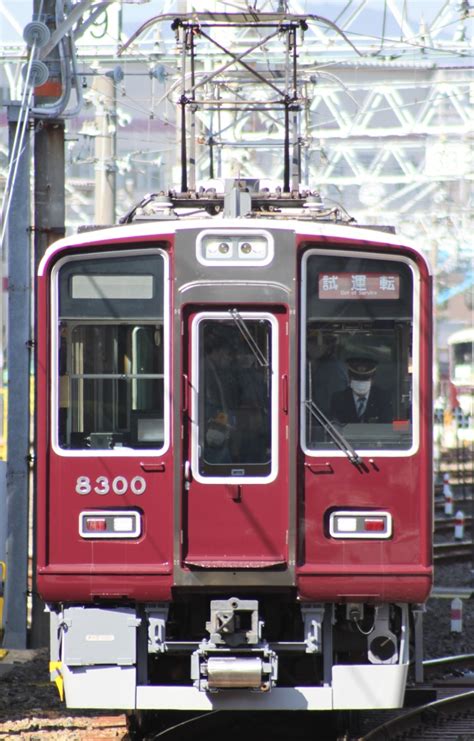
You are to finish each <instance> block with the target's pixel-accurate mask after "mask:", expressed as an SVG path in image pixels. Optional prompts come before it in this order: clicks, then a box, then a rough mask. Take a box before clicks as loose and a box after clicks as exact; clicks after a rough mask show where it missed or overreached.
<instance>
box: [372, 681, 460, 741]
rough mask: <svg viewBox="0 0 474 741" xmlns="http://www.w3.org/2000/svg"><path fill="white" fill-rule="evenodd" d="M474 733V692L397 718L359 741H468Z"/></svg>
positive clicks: (426, 706)
mask: <svg viewBox="0 0 474 741" xmlns="http://www.w3.org/2000/svg"><path fill="white" fill-rule="evenodd" d="M473 733H474V691H469V692H463V693H461V694H458V695H455V696H453V697H448V698H444V699H443V700H436V701H435V702H430V703H428V704H426V705H422V706H421V707H419V708H416V709H415V710H411V711H409V712H407V713H403V714H401V715H398V716H396V717H394V718H392V719H390V720H388V721H386V722H385V723H382V724H381V725H379V726H377V727H376V728H374V729H373V730H371V731H369V732H368V733H366V734H365V735H364V736H362V737H361V738H360V739H359V741H387V739H390V741H398V740H399V739H400V741H401V739H407V738H412V739H417V741H428V739H429V740H430V741H435V740H439V741H468V739H472V738H473Z"/></svg>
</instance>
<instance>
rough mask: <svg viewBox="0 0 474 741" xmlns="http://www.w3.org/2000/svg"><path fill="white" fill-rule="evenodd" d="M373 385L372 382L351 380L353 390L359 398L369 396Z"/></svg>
mask: <svg viewBox="0 0 474 741" xmlns="http://www.w3.org/2000/svg"><path fill="white" fill-rule="evenodd" d="M371 384H372V381H370V380H369V381H356V380H354V379H352V380H351V389H352V390H353V391H354V393H355V394H358V395H359V396H367V394H368V393H369V391H370V386H371Z"/></svg>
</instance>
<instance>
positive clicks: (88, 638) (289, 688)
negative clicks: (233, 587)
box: [50, 592, 422, 711]
mask: <svg viewBox="0 0 474 741" xmlns="http://www.w3.org/2000/svg"><path fill="white" fill-rule="evenodd" d="M50 609H51V679H52V680H54V681H56V684H57V685H58V688H59V690H60V693H61V694H63V695H64V699H65V701H66V704H67V706H68V707H71V708H74V707H76V708H79V707H80V708H101V709H106V708H110V709H112V708H113V709H125V710H129V711H139V710H176V711H184V710H193V711H209V710H216V709H221V710H277V709H278V710H346V709H347V710H349V709H363V708H396V707H401V706H403V703H404V694H405V686H406V682H407V674H408V669H409V662H410V658H409V657H410V655H412V656H413V655H416V654H417V653H418V654H419V647H418V648H416V646H414V645H413V644H414V642H415V638H416V637H417V636H418V638H419V635H420V630H419V624H420V621H421V613H422V610H421V609H420V606H417V605H408V604H400V603H393V604H388V603H382V604H367V603H362V602H361V603H355V602H354V603H345V604H334V603H324V604H323V603H311V602H298V601H297V600H296V599H295V594H294V593H291V594H289V593H286V592H281V593H269V594H264V595H262V593H261V592H259V594H258V596H257V595H253V594H252V593H245V594H239V593H238V592H236V593H235V594H232V595H231V596H229V595H228V594H222V593H208V594H202V593H199V594H196V593H192V594H190V593H189V592H186V593H184V592H183V593H182V594H177V595H176V597H175V599H174V600H173V602H170V603H166V602H160V603H153V604H152V603H149V604H142V605H131V604H129V605H123V604H116V605H112V604H110V605H105V604H102V605H90V606H88V605H80V606H79V605H78V606H75V605H63V606H57V605H55V606H51V608H50ZM417 626H418V627H417ZM410 644H411V648H410Z"/></svg>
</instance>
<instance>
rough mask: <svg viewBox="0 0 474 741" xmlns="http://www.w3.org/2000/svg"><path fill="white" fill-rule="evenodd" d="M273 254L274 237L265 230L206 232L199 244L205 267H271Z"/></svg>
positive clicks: (200, 238)
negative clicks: (269, 264) (269, 265)
mask: <svg viewBox="0 0 474 741" xmlns="http://www.w3.org/2000/svg"><path fill="white" fill-rule="evenodd" d="M273 254H274V240H273V237H272V235H271V234H270V233H269V232H267V231H266V230H263V229H261V230H260V229H258V230H257V229H255V230H250V231H249V230H248V229H245V230H244V229H232V230H229V231H226V232H223V231H221V230H220V229H204V230H203V231H202V232H200V234H198V237H197V240H196V257H197V259H198V261H199V262H200V263H202V264H203V265H226V266H229V267H236V266H241V265H268V263H270V262H271V261H272V259H273Z"/></svg>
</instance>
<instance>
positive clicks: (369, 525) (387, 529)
mask: <svg viewBox="0 0 474 741" xmlns="http://www.w3.org/2000/svg"><path fill="white" fill-rule="evenodd" d="M329 534H330V535H331V538H361V539H363V538H382V539H387V538H391V536H392V515H391V514H390V513H389V512H379V511H372V512H371V511H364V512H361V511H357V510H355V511H354V510H350V511H349V510H340V511H337V512H331V515H330V517H329Z"/></svg>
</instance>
